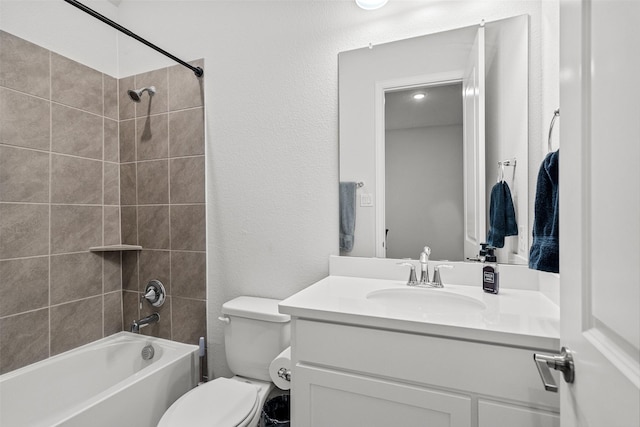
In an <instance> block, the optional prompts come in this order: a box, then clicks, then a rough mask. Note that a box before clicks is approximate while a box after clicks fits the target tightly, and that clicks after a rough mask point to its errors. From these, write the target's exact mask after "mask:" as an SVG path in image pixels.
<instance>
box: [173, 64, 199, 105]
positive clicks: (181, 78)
mask: <svg viewBox="0 0 640 427" xmlns="http://www.w3.org/2000/svg"><path fill="white" fill-rule="evenodd" d="M189 63H190V64H191V65H193V66H194V67H203V68H204V65H203V64H204V60H202V59H199V60H197V61H191V62H189ZM169 88H170V90H169V111H175V110H182V109H185V108H192V107H202V106H203V105H204V78H202V77H200V78H198V77H196V76H195V74H193V71H191V70H189V69H188V68H186V67H183V66H182V65H174V66H172V67H169Z"/></svg>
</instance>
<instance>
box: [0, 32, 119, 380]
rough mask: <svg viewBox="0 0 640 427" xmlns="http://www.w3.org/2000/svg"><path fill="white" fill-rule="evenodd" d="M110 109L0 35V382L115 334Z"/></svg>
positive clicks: (73, 74) (114, 154)
mask: <svg viewBox="0 0 640 427" xmlns="http://www.w3.org/2000/svg"><path fill="white" fill-rule="evenodd" d="M117 99H118V97H117V80H116V79H115V78H112V77H110V76H108V75H106V74H103V73H100V72H98V71H96V70H93V69H91V68H88V67H86V66H84V65H82V64H80V63H78V62H75V61H72V60H70V59H68V58H65V57H63V56H60V55H58V54H56V53H54V52H51V51H49V50H46V49H43V48H41V47H39V46H37V45H34V44H32V43H29V42H27V41H25V40H22V39H20V38H18V37H15V36H12V35H10V34H8V33H6V32H2V31H0V373H5V372H8V371H11V370H13V369H16V368H19V367H21V366H24V365H28V364H30V363H33V362H35V361H38V360H41V359H46V358H47V357H49V356H53V355H55V354H58V353H61V352H63V351H66V350H69V349H71V348H74V347H77V346H79V345H82V344H85V343H88V342H90V341H94V340H96V339H99V338H102V337H103V336H106V335H110V334H112V333H114V332H117V331H120V330H122V302H121V300H122V291H121V289H122V288H121V267H120V254H119V253H92V252H89V251H88V249H89V247H91V246H100V245H103V244H109V243H115V242H118V241H119V239H120V224H119V215H120V212H119V210H120V208H119V188H118V170H119V164H118V121H117V120H118V104H117Z"/></svg>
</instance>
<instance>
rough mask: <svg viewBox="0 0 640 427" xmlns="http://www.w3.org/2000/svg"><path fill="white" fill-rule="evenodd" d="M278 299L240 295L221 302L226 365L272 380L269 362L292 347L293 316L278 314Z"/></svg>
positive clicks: (246, 374) (261, 378)
mask: <svg viewBox="0 0 640 427" xmlns="http://www.w3.org/2000/svg"><path fill="white" fill-rule="evenodd" d="M279 302H280V301H279V300H275V299H269V298H257V297H246V296H243V297H238V298H235V299H232V300H231V301H227V302H226V303H224V304H223V305H222V314H223V315H225V317H227V318H228V319H229V321H228V322H227V324H226V325H225V327H224V344H225V353H226V355H227V364H228V365H229V368H230V369H231V371H232V372H233V373H234V374H236V375H240V376H243V377H247V378H253V379H257V380H263V381H271V378H270V377H269V364H270V363H271V361H272V360H273V359H274V358H275V357H276V356H277V355H278V354H280V353H281V352H282V351H283V350H284V349H286V348H287V347H289V345H290V343H289V340H290V336H291V317H290V316H289V315H287V314H280V313H278V303H279Z"/></svg>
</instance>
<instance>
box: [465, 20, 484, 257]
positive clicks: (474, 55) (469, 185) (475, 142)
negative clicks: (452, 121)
mask: <svg viewBox="0 0 640 427" xmlns="http://www.w3.org/2000/svg"><path fill="white" fill-rule="evenodd" d="M484 74H485V69H484V27H480V28H478V34H477V35H476V39H475V41H474V43H473V47H472V48H471V54H470V55H469V60H468V61H467V67H466V69H465V72H464V78H463V80H462V120H463V128H464V131H463V133H464V137H463V157H464V164H463V169H464V256H465V258H473V257H475V256H476V255H478V249H479V247H480V243H481V242H484V241H486V239H487V231H486V227H487V226H486V223H487V220H486V218H487V213H486V195H485V143H484V135H485V133H484V128H485V122H484V107H485V106H484V95H485V89H484Z"/></svg>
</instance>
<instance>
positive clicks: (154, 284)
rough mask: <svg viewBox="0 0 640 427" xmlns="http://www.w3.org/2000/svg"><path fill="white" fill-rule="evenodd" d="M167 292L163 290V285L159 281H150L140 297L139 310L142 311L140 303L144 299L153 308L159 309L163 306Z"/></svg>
mask: <svg viewBox="0 0 640 427" xmlns="http://www.w3.org/2000/svg"><path fill="white" fill-rule="evenodd" d="M166 295H167V291H166V290H165V289H164V285H163V284H162V282H161V281H159V280H155V279H154V280H151V281H150V282H149V283H147V286H146V287H145V288H144V293H143V294H141V295H140V308H141V309H142V302H143V301H144V300H145V299H146V300H147V301H149V303H150V304H151V305H152V306H154V307H160V306H161V305H162V304H164V300H165V298H166Z"/></svg>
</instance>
